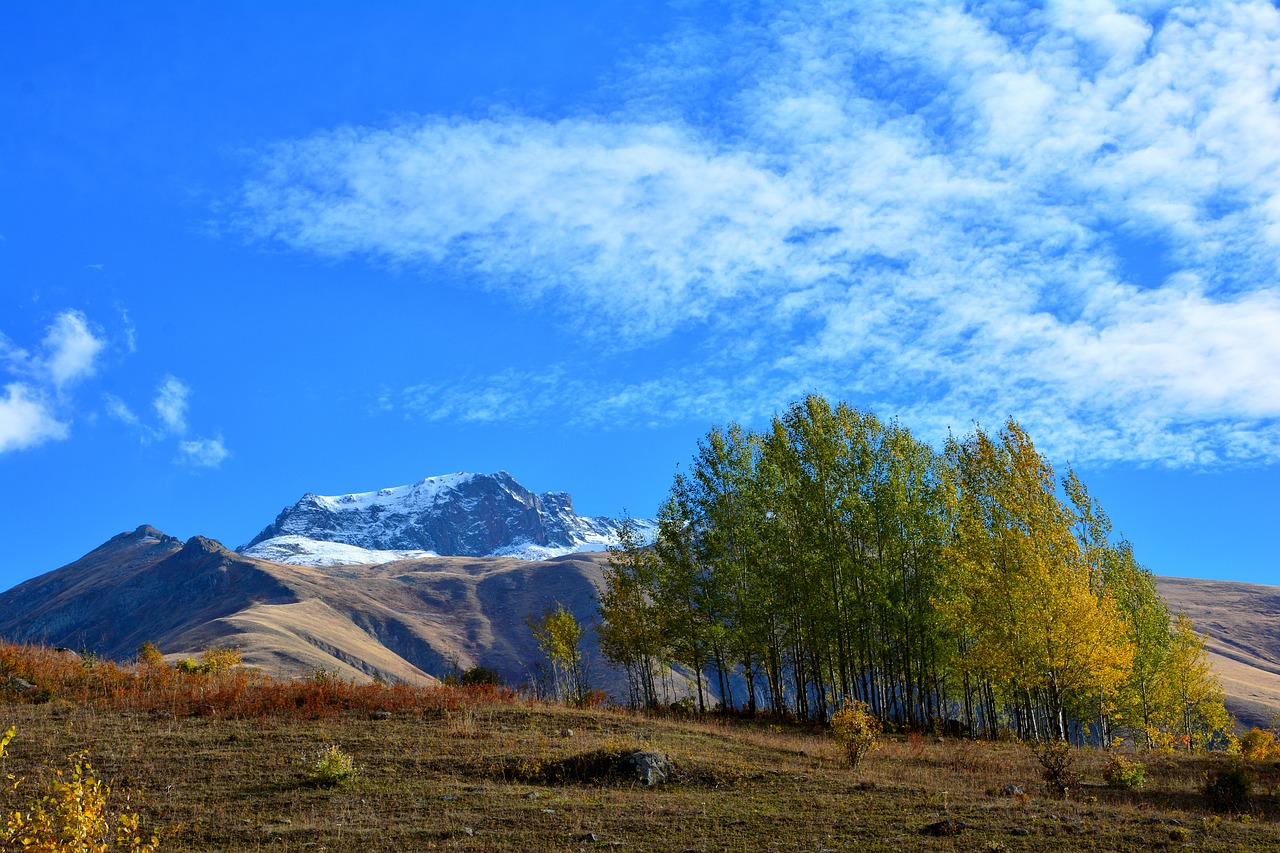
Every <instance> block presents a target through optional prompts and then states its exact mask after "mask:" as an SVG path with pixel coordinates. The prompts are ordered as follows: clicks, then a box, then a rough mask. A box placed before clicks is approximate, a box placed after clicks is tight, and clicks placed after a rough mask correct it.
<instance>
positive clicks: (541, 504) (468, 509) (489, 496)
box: [237, 471, 618, 565]
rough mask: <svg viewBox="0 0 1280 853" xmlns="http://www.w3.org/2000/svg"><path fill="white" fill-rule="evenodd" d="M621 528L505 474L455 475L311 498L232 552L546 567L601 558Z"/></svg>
mask: <svg viewBox="0 0 1280 853" xmlns="http://www.w3.org/2000/svg"><path fill="white" fill-rule="evenodd" d="M617 527H618V521H617V520H615V519H612V518H604V517H600V518H585V517H583V516H579V515H577V514H576V513H575V512H574V510H573V500H572V498H570V497H569V495H568V493H566V492H545V493H543V494H535V493H533V492H531V491H530V490H529V489H527V488H525V487H524V486H522V485H521V484H520V483H519V482H517V481H516V479H515V478H514V477H512V476H511V474H509V473H508V472H506V471H497V472H495V473H492V474H470V473H466V472H457V473H453V474H441V475H437V476H434V477H426V478H423V479H421V480H418V481H417V482H414V483H411V484H409V485H407V486H392V487H390V488H384V489H378V490H375V491H371V492H352V493H350V494H345V495H318V494H315V493H314V492H308V493H307V494H306V495H303V497H302V498H301V499H300V500H299V501H298V502H297V503H296V504H294V505H293V506H292V507H287V508H286V509H285V510H284V511H282V512H281V513H280V515H278V516H277V517H276V520H275V521H274V522H273V523H272V524H270V525H268V526H267V527H266V528H265V529H264V530H263V531H262V532H261V533H259V534H258V535H257V536H256V537H254V538H253V540H252V541H250V542H249V543H248V544H247V545H243V546H241V547H240V548H239V549H237V550H239V551H240V552H241V553H243V554H246V555H248V556H255V557H261V558H263V559H269V560H276V561H278V562H291V563H310V564H325V565H336V564H340V563H358V562H387V561H389V560H394V559H404V558H406V557H413V556H427V555H444V556H471V557H479V556H513V557H519V558H522V559H546V558H548V557H553V556H559V555H562V554H568V553H572V552H574V551H592V550H594V551H599V550H603V549H604V548H605V547H607V546H608V545H610V544H613V543H615V542H616V541H617ZM320 552H323V553H320ZM372 552H376V553H372Z"/></svg>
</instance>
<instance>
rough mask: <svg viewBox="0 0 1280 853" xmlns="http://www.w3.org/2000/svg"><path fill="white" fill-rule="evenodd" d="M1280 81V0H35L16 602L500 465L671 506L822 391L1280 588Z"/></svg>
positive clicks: (10, 294)
mask: <svg viewBox="0 0 1280 853" xmlns="http://www.w3.org/2000/svg"><path fill="white" fill-rule="evenodd" d="M1278 99H1280V12H1277V9H1276V7H1275V6H1274V5H1272V4H1269V3H1218V4H1214V3H1197V4H1194V6H1191V7H1189V8H1180V7H1175V6H1173V5H1170V4H1166V3H1156V2H1135V3H1132V4H1127V5H1125V6H1123V8H1121V9H1119V10H1118V9H1117V8H1116V7H1115V6H1114V5H1113V4H1111V3H1109V2H1105V0H1089V1H1088V2H1070V3H1047V4H1044V5H1042V6H1041V5H1024V4H1019V3H1008V2H1004V3H990V4H972V5H971V6H969V7H966V6H964V5H961V4H923V5H910V4H898V3H892V4H873V3H859V4H841V3H814V2H804V3H796V4H794V5H791V4H784V3H769V4H764V5H762V6H756V5H751V4H746V3H743V4H734V5H717V4H691V3H677V4H673V5H661V4H656V3H653V4H642V3H631V4H628V3H609V4H601V3H587V2H582V3H537V4H534V3H514V2H495V1H494V0H490V1H489V2H485V1H484V0H480V2H469V3H466V4H463V3H413V4H411V3H361V4H338V3H319V4H316V3H285V2H280V3H271V4H263V3H236V2H219V3H183V4H152V3H146V4H129V3H112V4H103V3H84V4H68V3H58V2H49V3H45V2H41V3H35V2H10V3H6V4H4V6H3V8H0V129H2V130H3V132H0V485H2V486H3V493H4V494H5V508H4V512H3V513H0V587H7V586H9V585H11V584H13V583H16V582H18V581H21V580H23V579H25V578H28V577H32V576H34V575H36V574H40V573H42V572H44V571H47V570H49V569H52V568H56V567H57V566H60V565H63V564H65V563H67V562H70V561H71V560H74V559H75V558H77V557H79V556H80V555H82V554H83V553H85V552H87V551H89V550H90V549H92V548H93V547H95V546H97V545H98V544H100V543H101V542H103V541H105V540H106V539H108V538H109V537H111V536H113V535H115V534H116V533H119V532H121V531H124V530H129V529H132V528H134V527H136V526H137V525H139V524H142V523H150V524H153V525H155V526H156V527H159V528H160V529H162V530H164V531H166V532H168V533H171V534H173V535H176V536H179V537H181V538H186V537H189V536H192V535H195V534H202V535H207V536H211V537H215V538H218V539H221V540H223V541H224V542H226V543H227V544H228V545H231V546H235V545H239V544H241V543H243V542H245V541H247V540H248V539H249V538H251V537H252V536H253V535H254V534H255V533H257V532H258V530H260V529H261V528H262V527H264V526H265V525H266V524H267V523H269V522H270V521H271V520H272V519H273V518H274V516H275V514H276V513H277V512H278V511H279V510H280V509H281V508H283V507H284V506H285V505H287V504H291V503H292V502H293V501H295V500H296V499H297V498H298V497H300V496H301V495H302V494H303V493H304V492H306V491H314V492H318V493H321V494H337V493H344V492H352V491H365V490H370V489H374V488H379V487H384V486H392V485H401V484H404V483H408V482H412V481H414V480H417V479H420V478H422V477H425V476H429V475H434V474H441V473H448V472H452V471H458V470H466V471H482V472H487V471H494V470H499V469H505V470H508V471H510V472H511V473H512V474H513V475H514V476H515V477H516V478H517V479H519V480H520V481H521V482H523V483H525V484H526V485H527V486H529V487H530V488H533V489H535V490H538V491H543V490H565V491H569V492H571V493H572V494H573V496H574V498H575V503H576V505H577V508H578V510H579V511H580V512H584V513H589V514H617V513H620V512H621V511H622V510H623V509H624V508H626V509H628V510H629V511H630V512H631V513H633V514H635V515H646V514H651V513H653V512H654V511H655V510H656V507H657V505H658V503H659V502H660V500H661V498H662V496H663V494H664V492H665V489H666V488H667V486H668V485H669V483H670V478H671V475H672V473H673V472H674V470H675V466H676V464H677V463H679V462H682V461H684V460H687V459H688V458H689V457H690V455H691V454H692V453H693V451H694V444H695V442H696V440H697V439H698V437H699V436H701V435H703V434H704V433H705V432H706V430H707V429H708V428H709V427H710V426H711V425H713V424H718V423H725V422H727V421H730V420H736V421H739V422H741V423H744V424H746V425H749V426H763V425H764V424H766V423H767V421H768V418H769V417H770V416H771V415H772V414H773V413H774V412H775V411H778V410H779V409H781V408H782V407H784V406H785V405H786V404H787V402H788V401H790V400H793V399H796V398H798V397H800V396H802V395H803V394H805V393H807V392H810V391H817V392H820V393H822V394H825V395H826V396H827V397H828V398H830V399H833V400H836V399H843V400H848V401H849V402H851V403H853V404H855V405H858V406H862V407H867V408H871V409H873V410H874V411H876V412H877V413H878V414H879V415H881V416H882V417H886V418H888V417H897V418H899V419H900V421H902V422H903V423H904V424H906V425H907V426H908V427H910V428H911V429H912V430H913V431H914V432H915V433H916V434H917V435H919V436H921V437H922V438H925V439H927V440H930V441H934V442H940V441H941V440H942V439H943V438H944V437H945V436H946V434H947V430H948V428H951V429H954V430H955V431H957V432H961V433H962V432H964V431H966V430H967V429H969V428H970V426H971V424H972V423H974V422H975V421H976V422H980V423H982V424H983V425H986V426H989V427H992V428H994V427H997V426H998V425H999V424H1000V422H1001V421H1003V420H1004V419H1005V418H1006V417H1008V416H1013V417H1015V418H1016V419H1018V421H1019V422H1020V423H1021V424H1022V425H1023V426H1024V427H1025V428H1026V429H1027V430H1028V431H1029V432H1030V434H1031V436H1032V437H1033V439H1034V440H1035V441H1036V444H1037V447H1039V448H1040V449H1041V450H1042V451H1044V452H1045V453H1046V454H1047V455H1048V456H1049V457H1050V458H1051V459H1052V460H1053V462H1054V464H1055V465H1057V466H1059V467H1060V468H1061V469H1063V470H1065V467H1066V465H1068V464H1070V465H1072V466H1074V467H1075V469H1076V470H1077V471H1078V472H1079V473H1080V474H1081V475H1082V477H1083V478H1084V480H1085V481H1086V482H1087V483H1088V484H1089V485H1090V487H1091V489H1092V491H1093V493H1094V495H1095V496H1096V497H1098V498H1099V499H1100V501H1101V502H1102V504H1103V506H1104V508H1105V509H1106V510H1107V511H1108V512H1109V513H1110V514H1111V516H1112V519H1113V521H1114V523H1115V526H1116V528H1117V529H1118V530H1119V531H1120V532H1122V533H1123V534H1124V535H1126V536H1127V537H1128V538H1129V539H1131V540H1132V541H1133V542H1134V545H1135V550H1136V553H1137V555H1138V557H1139V559H1140V560H1142V561H1143V562H1144V563H1145V564H1146V565H1148V566H1149V567H1150V568H1151V569H1152V570H1153V571H1155V572H1157V573H1158V574H1172V575H1182V576H1191V577H1211V578H1227V579H1236V580H1251V581H1255V582H1261V583H1280V557H1278V556H1277V552H1278V549H1277V547H1276V545H1277V541H1276V540H1277V532H1278V531H1280V524H1277V521H1276V517H1277V508H1278V506H1280V284H1278V282H1280V275H1278V273H1280V103H1278Z"/></svg>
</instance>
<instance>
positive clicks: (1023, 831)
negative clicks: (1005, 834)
mask: <svg viewBox="0 0 1280 853" xmlns="http://www.w3.org/2000/svg"><path fill="white" fill-rule="evenodd" d="M1009 834H1010V835H1030V834H1031V830H1029V829H1027V828H1026V827H1025V826H1015V827H1014V828H1013V829H1011V830H1009Z"/></svg>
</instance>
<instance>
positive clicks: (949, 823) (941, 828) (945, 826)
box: [920, 818, 965, 838]
mask: <svg viewBox="0 0 1280 853" xmlns="http://www.w3.org/2000/svg"><path fill="white" fill-rule="evenodd" d="M964 828H965V827H964V821H962V820H955V819H954V818H946V819H945V820H940V821H938V822H937V823H931V824H929V825H928V826H926V827H925V828H924V829H922V830H920V833H921V834H922V835H934V836H937V837H939V838H945V837H948V836H952V835H959V834H960V833H962V832H964Z"/></svg>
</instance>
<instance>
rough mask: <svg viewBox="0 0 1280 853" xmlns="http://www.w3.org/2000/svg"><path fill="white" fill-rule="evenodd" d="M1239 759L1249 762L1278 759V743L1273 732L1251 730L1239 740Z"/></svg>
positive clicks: (1279, 752)
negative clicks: (1245, 759)
mask: <svg viewBox="0 0 1280 853" xmlns="http://www.w3.org/2000/svg"><path fill="white" fill-rule="evenodd" d="M1240 757H1241V758H1247V759H1249V760H1251V761H1271V760H1274V759H1280V743H1276V736H1275V733H1274V732H1269V731H1266V730H1265V729H1259V728H1256V727H1255V728H1252V729H1250V730H1249V731H1247V732H1245V733H1244V736H1243V737H1241V738H1240Z"/></svg>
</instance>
